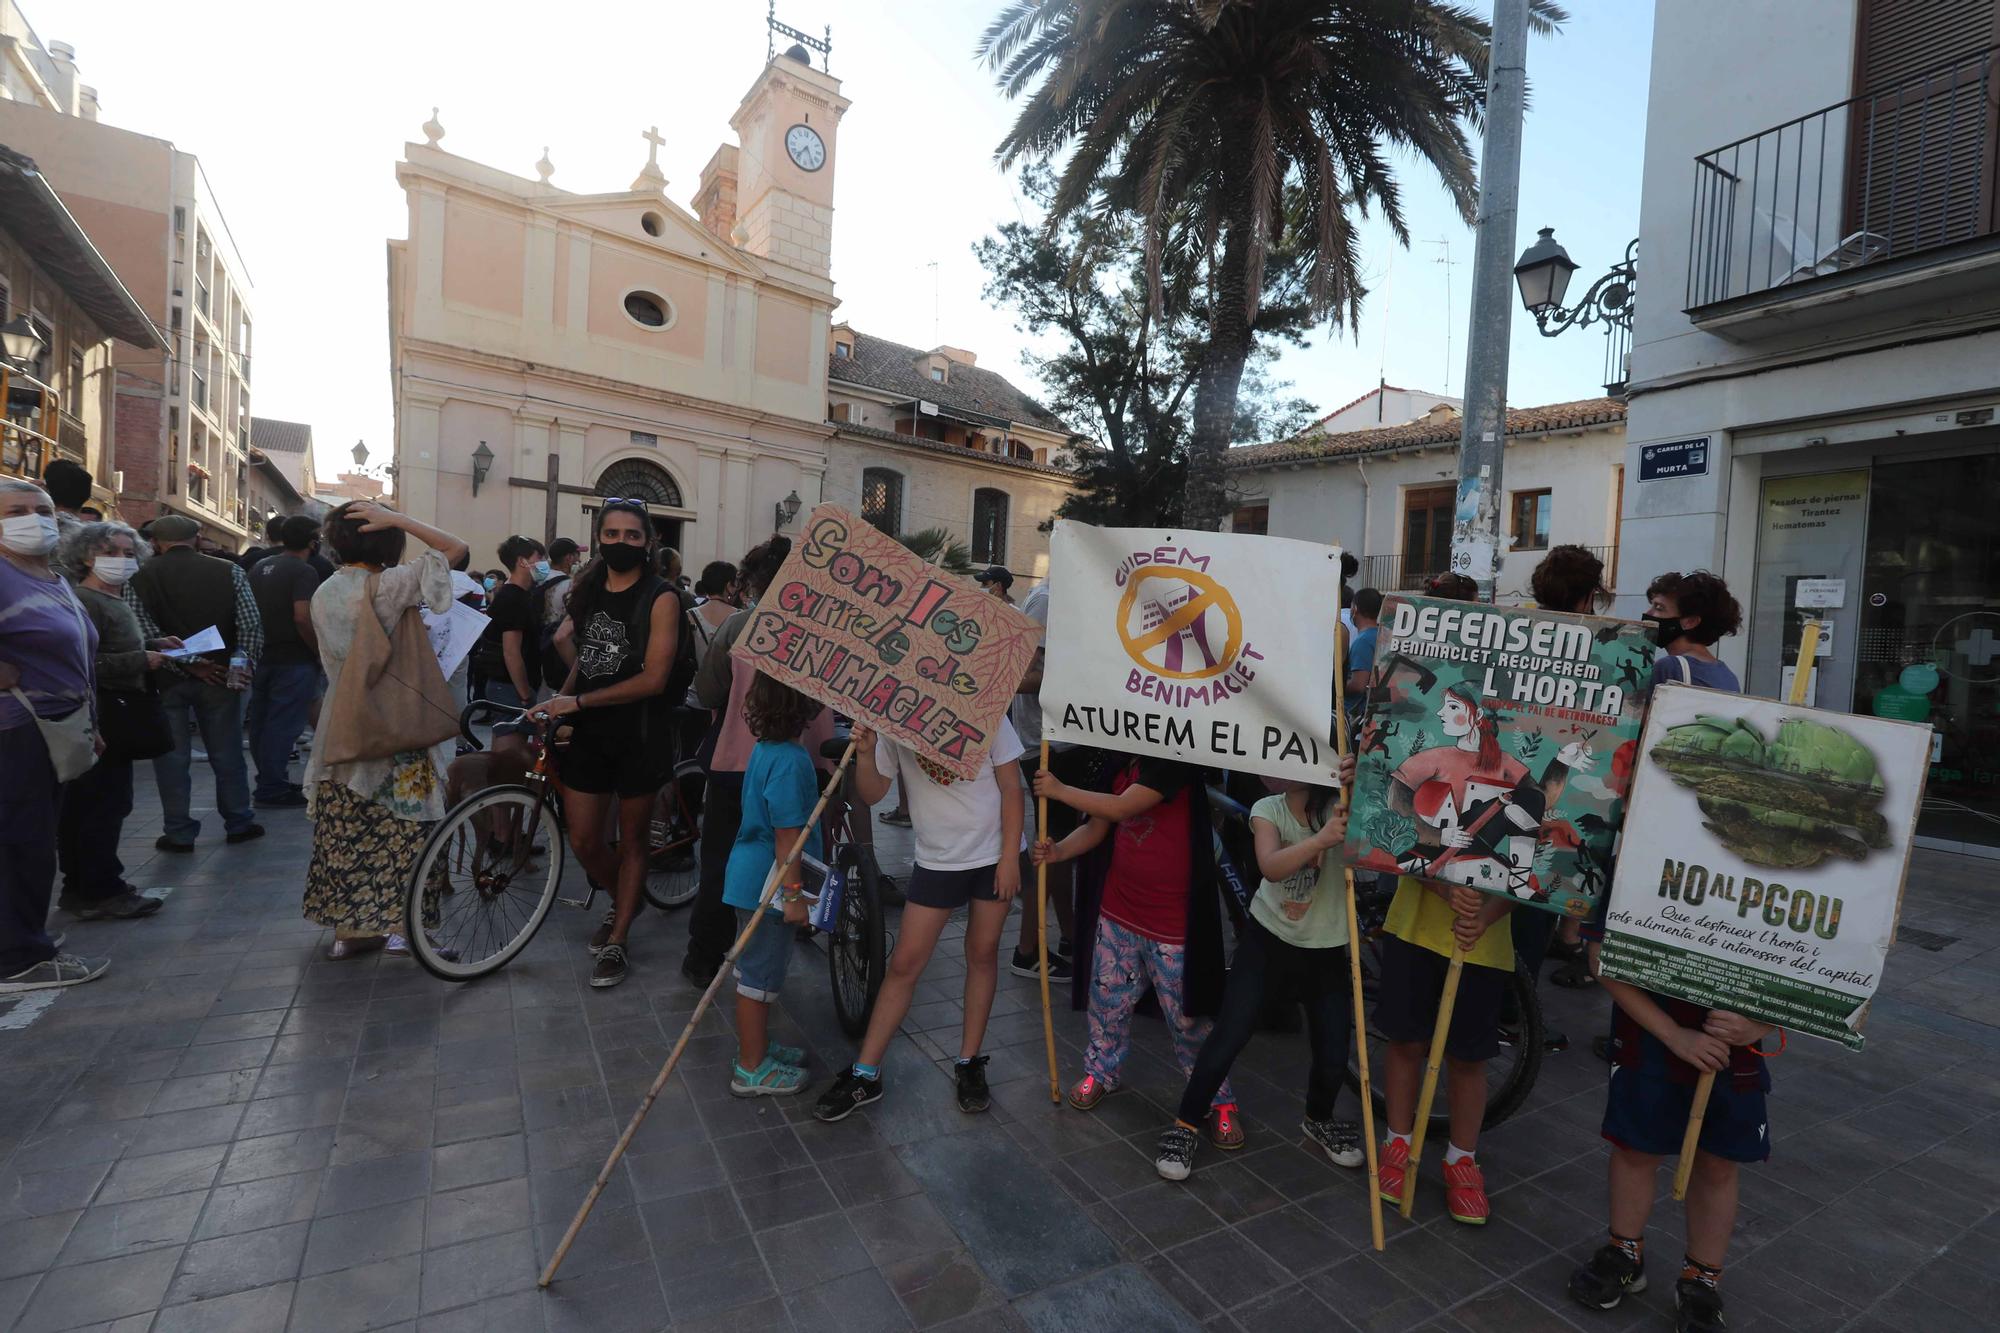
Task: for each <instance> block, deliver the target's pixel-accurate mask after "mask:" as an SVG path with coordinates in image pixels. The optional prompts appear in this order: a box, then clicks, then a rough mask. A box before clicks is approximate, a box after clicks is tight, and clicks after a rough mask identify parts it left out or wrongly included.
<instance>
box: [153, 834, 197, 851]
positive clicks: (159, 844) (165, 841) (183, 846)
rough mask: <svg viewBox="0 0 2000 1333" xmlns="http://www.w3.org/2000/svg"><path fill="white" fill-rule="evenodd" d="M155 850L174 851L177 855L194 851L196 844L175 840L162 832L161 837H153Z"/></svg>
mask: <svg viewBox="0 0 2000 1333" xmlns="http://www.w3.org/2000/svg"><path fill="white" fill-rule="evenodd" d="M153 850H154V851H156V852H173V853H175V854H176V855H180V854H183V853H187V852H191V851H193V850H194V844H193V843H191V842H175V841H174V840H173V839H172V838H169V837H168V836H167V835H166V834H164V833H162V834H161V835H160V836H159V837H157V838H155V839H153Z"/></svg>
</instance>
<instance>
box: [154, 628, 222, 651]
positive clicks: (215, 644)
mask: <svg viewBox="0 0 2000 1333" xmlns="http://www.w3.org/2000/svg"><path fill="white" fill-rule="evenodd" d="M224 647H225V645H224V644H223V642H222V631H221V630H219V629H217V628H216V627H215V626H213V625H210V626H209V627H208V628H207V629H205V630H203V631H201V633H199V634H195V635H192V636H190V637H188V638H185V639H183V640H181V646H180V647H178V648H164V649H162V650H161V651H160V656H162V657H197V656H199V655H200V654H202V653H219V652H221V651H222V650H223V648H224Z"/></svg>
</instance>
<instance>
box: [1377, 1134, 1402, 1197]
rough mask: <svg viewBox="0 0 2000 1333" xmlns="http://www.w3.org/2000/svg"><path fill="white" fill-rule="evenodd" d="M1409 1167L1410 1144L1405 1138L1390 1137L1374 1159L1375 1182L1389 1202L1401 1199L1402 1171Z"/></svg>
mask: <svg viewBox="0 0 2000 1333" xmlns="http://www.w3.org/2000/svg"><path fill="white" fill-rule="evenodd" d="M1409 1168H1410V1144H1409V1141H1408V1140H1406V1139H1390V1140H1389V1141H1388V1142H1387V1143H1385V1144H1383V1145H1382V1152H1381V1155H1380V1156H1378V1157H1377V1158H1376V1159H1375V1184H1376V1188H1378V1189H1380V1190H1381V1191H1382V1197H1383V1198H1384V1199H1386V1200H1388V1201H1389V1202H1390V1203H1397V1204H1399V1203H1401V1202H1402V1201H1403V1173H1404V1172H1406V1171H1408V1170H1409Z"/></svg>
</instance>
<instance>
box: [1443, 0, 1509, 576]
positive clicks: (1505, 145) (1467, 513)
mask: <svg viewBox="0 0 2000 1333" xmlns="http://www.w3.org/2000/svg"><path fill="white" fill-rule="evenodd" d="M1527 57H1528V0H1495V4H1494V6H1493V46H1492V51H1491V54H1490V56H1489V57H1488V75H1487V84H1486V140H1485V146H1484V148H1483V149H1482V152H1481V156H1480V163H1479V221H1478V240H1477V248H1476V249H1475V251H1474V253H1473V260H1472V319H1471V334H1470V337H1469V338H1468V340H1467V346H1466V351H1465V427H1464V434H1463V436H1462V437H1461V438H1460V440H1459V449H1458V508H1457V510H1456V511H1455V517H1454V519H1453V525H1452V539H1451V567H1452V570H1453V572H1455V573H1459V574H1465V575H1468V576H1470V577H1471V579H1472V581H1473V582H1474V583H1476V584H1478V585H1479V597H1480V600H1481V601H1491V600H1493V580H1494V576H1495V575H1496V574H1497V572H1498V568H1499V553H1500V509H1501V497H1502V495H1503V494H1504V492H1503V491H1502V490H1501V488H1500V473H1501V454H1502V450H1503V448H1504V446H1505V443H1506V438H1507V337H1508V330H1509V326H1510V325H1511V323H1512V321H1513V316H1514V310H1513V294H1512V292H1511V291H1510V290H1509V288H1510V286H1511V284H1512V279H1513V271H1514V232H1515V222H1514V215H1515V211H1516V208H1517V206H1518V198H1519V194H1520V184H1521V107H1522V98H1523V92H1524V88H1525V85H1526V81H1527Z"/></svg>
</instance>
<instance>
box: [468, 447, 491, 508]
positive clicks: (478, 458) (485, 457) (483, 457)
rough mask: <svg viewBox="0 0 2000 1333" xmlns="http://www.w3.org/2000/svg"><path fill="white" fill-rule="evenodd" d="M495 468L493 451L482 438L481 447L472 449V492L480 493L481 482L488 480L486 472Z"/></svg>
mask: <svg viewBox="0 0 2000 1333" xmlns="http://www.w3.org/2000/svg"><path fill="white" fill-rule="evenodd" d="M492 470H493V451H492V450H491V449H488V448H487V447H486V441H484V440H481V441H480V442H479V447H478V448H477V449H474V450H473V451H472V493H473V494H474V495H477V494H479V483H480V482H482V481H485V480H486V474H487V473H488V472H491V471H492Z"/></svg>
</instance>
